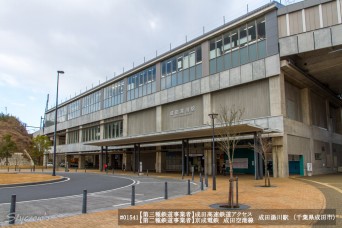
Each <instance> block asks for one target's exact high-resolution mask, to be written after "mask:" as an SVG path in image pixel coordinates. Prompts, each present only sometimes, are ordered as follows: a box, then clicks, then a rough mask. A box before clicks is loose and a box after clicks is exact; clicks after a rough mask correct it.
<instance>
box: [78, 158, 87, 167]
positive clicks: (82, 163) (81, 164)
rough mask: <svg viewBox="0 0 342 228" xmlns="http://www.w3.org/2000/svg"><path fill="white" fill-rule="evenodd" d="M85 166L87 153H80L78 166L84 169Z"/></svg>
mask: <svg viewBox="0 0 342 228" xmlns="http://www.w3.org/2000/svg"><path fill="white" fill-rule="evenodd" d="M84 167H85V155H79V156H78V168H79V169H84Z"/></svg>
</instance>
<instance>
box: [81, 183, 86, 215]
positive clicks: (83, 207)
mask: <svg viewBox="0 0 342 228" xmlns="http://www.w3.org/2000/svg"><path fill="white" fill-rule="evenodd" d="M86 213H87V190H86V189H84V190H83V203H82V214H86Z"/></svg>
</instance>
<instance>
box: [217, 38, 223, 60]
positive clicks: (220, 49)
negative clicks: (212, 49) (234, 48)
mask: <svg viewBox="0 0 342 228" xmlns="http://www.w3.org/2000/svg"><path fill="white" fill-rule="evenodd" d="M221 55H222V37H220V38H217V39H216V57H219V56H221Z"/></svg>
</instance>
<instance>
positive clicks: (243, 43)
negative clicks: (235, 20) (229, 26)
mask: <svg viewBox="0 0 342 228" xmlns="http://www.w3.org/2000/svg"><path fill="white" fill-rule="evenodd" d="M239 34H240V42H239V45H240V48H242V47H244V46H246V45H247V28H246V25H244V26H241V27H240V29H239Z"/></svg>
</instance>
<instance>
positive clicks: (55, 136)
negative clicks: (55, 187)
mask: <svg viewBox="0 0 342 228" xmlns="http://www.w3.org/2000/svg"><path fill="white" fill-rule="evenodd" d="M59 74H64V71H61V70H59V71H57V92H56V109H55V131H54V133H53V169H52V176H56V144H57V140H56V138H57V111H58V84H59Z"/></svg>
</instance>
